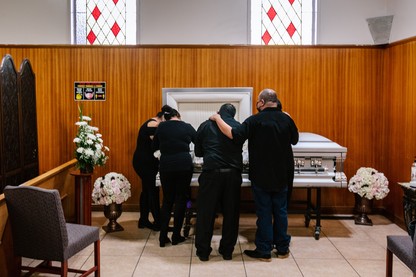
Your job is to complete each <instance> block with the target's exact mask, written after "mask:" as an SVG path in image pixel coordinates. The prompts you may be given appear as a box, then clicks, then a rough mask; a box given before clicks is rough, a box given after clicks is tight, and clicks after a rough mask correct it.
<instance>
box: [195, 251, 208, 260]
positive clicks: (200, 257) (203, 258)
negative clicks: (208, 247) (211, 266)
mask: <svg viewBox="0 0 416 277" xmlns="http://www.w3.org/2000/svg"><path fill="white" fill-rule="evenodd" d="M196 255H197V256H198V258H199V260H200V261H201V262H206V261H208V260H209V256H204V255H202V254H200V253H198V251H197V252H196Z"/></svg>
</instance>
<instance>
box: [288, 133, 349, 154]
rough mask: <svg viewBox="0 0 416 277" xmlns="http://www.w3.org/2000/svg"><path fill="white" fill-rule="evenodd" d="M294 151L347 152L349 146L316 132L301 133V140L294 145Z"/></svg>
mask: <svg viewBox="0 0 416 277" xmlns="http://www.w3.org/2000/svg"><path fill="white" fill-rule="evenodd" d="M292 149H293V152H295V153H304V152H308V153H310V152H315V153H346V152H347V148H346V147H343V146H341V145H339V144H338V143H336V142H333V141H332V140H330V139H328V138H326V137H324V136H321V135H318V134H314V133H306V132H300V133H299V142H298V143H297V144H296V145H292Z"/></svg>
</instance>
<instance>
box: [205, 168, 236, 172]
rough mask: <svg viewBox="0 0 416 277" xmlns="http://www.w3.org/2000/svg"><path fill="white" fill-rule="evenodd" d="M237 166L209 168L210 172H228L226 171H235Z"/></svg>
mask: <svg viewBox="0 0 416 277" xmlns="http://www.w3.org/2000/svg"><path fill="white" fill-rule="evenodd" d="M237 170H238V169H236V168H217V169H211V170H207V171H208V172H219V173H226V172H234V171H237Z"/></svg>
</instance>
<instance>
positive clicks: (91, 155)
mask: <svg viewBox="0 0 416 277" xmlns="http://www.w3.org/2000/svg"><path fill="white" fill-rule="evenodd" d="M78 109H79V121H78V122H76V123H75V125H77V126H78V132H77V135H76V137H75V139H74V143H75V146H76V149H75V158H76V159H77V160H78V163H77V167H78V168H80V169H81V170H82V171H84V172H88V171H90V170H92V169H93V168H94V167H95V166H102V165H104V164H105V163H106V161H107V159H108V156H107V155H106V153H105V151H110V149H109V148H108V147H107V146H104V145H103V139H102V138H101V137H102V135H101V134H100V133H98V128H97V127H94V126H91V125H89V122H90V121H91V117H89V116H85V115H83V114H82V108H81V107H78Z"/></svg>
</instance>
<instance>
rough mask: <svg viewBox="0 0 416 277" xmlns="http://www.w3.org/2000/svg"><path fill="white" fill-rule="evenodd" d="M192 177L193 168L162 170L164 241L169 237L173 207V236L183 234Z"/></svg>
mask: <svg viewBox="0 0 416 277" xmlns="http://www.w3.org/2000/svg"><path fill="white" fill-rule="evenodd" d="M191 179H192V170H187V171H167V172H163V171H161V172H160V182H161V183H162V189H163V202H162V209H161V213H160V220H161V221H160V235H159V240H160V241H164V239H165V238H166V237H167V234H168V227H169V221H170V217H171V213H172V209H173V207H174V209H173V234H172V237H179V236H180V235H181V230H182V225H183V221H184V218H185V210H186V202H187V201H188V199H189V197H190V188H191V186H190V185H191Z"/></svg>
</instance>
